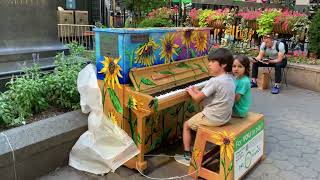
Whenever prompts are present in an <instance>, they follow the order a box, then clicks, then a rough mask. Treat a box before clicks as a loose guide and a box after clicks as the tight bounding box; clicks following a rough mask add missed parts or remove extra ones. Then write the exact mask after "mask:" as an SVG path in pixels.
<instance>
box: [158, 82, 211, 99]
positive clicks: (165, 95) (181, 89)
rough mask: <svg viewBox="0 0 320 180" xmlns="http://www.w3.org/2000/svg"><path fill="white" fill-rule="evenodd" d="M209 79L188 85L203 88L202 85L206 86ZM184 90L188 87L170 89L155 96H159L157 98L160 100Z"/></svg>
mask: <svg viewBox="0 0 320 180" xmlns="http://www.w3.org/2000/svg"><path fill="white" fill-rule="evenodd" d="M208 81H209V80H203V81H201V82H199V83H196V84H193V85H190V84H189V85H188V86H187V87H189V86H195V87H197V88H202V87H204V86H205V85H206V84H207V82H208ZM183 91H186V88H178V89H176V90H173V91H170V92H168V93H164V94H161V95H158V96H155V98H157V99H159V100H160V99H165V98H167V97H170V96H174V95H177V94H179V93H181V92H183Z"/></svg>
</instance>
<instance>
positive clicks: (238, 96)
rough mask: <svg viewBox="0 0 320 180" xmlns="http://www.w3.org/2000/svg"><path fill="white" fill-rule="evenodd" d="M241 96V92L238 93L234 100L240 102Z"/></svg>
mask: <svg viewBox="0 0 320 180" xmlns="http://www.w3.org/2000/svg"><path fill="white" fill-rule="evenodd" d="M240 98H241V94H236V96H235V98H234V100H235V101H236V102H238V101H239V100H240Z"/></svg>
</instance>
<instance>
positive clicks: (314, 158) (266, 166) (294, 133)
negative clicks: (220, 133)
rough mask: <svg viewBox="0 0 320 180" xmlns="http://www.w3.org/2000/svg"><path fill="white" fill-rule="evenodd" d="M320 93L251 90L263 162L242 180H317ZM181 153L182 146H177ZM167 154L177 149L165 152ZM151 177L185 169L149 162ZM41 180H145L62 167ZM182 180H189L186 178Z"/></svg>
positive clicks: (161, 160) (171, 163)
mask: <svg viewBox="0 0 320 180" xmlns="http://www.w3.org/2000/svg"><path fill="white" fill-rule="evenodd" d="M319 105H320V93H317V92H313V91H308V90H304V89H299V88H296V87H292V86H289V87H284V88H283V90H282V92H281V94H279V95H272V94H270V91H261V90H256V89H254V90H253V106H252V111H255V112H260V113H263V114H264V115H265V135H266V136H265V137H266V155H267V157H266V159H265V160H264V161H262V162H260V163H259V164H258V165H257V166H256V167H255V168H254V169H253V170H252V171H251V172H250V173H249V174H248V175H247V176H246V177H245V178H244V179H249V180H260V179H261V180H269V179H270V180H279V179H283V180H296V179H297V180H298V179H304V180H316V179H320V131H319V129H320V113H319V111H320V109H319ZM178 146H179V147H178V151H181V148H180V147H181V145H178ZM166 151H167V153H168V154H170V153H171V154H172V153H175V152H176V151H177V149H167V150H166ZM149 166H150V170H149V171H148V172H147V174H148V175H149V176H152V177H162V178H164V177H169V176H178V175H183V174H185V173H186V172H187V168H186V167H184V166H182V165H179V164H178V163H176V162H175V161H174V160H172V158H171V159H170V158H159V157H155V158H150V159H149ZM40 179H41V180H60V179H61V180H64V179H68V180H72V179H77V180H78V179H110V180H111V179H112V180H117V179H126V180H127V179H129V180H140V179H141V180H142V179H145V178H144V177H142V176H141V175H140V174H139V173H138V172H137V171H133V170H129V169H127V168H125V167H121V168H119V169H118V170H117V171H116V172H115V173H109V174H108V175H106V176H103V177H102V176H95V175H90V174H87V173H83V172H79V171H77V170H74V169H73V168H71V167H63V168H62V169H59V170H57V171H55V172H52V173H50V174H48V175H47V176H44V177H42V178H40ZM184 179H191V178H189V177H187V178H184Z"/></svg>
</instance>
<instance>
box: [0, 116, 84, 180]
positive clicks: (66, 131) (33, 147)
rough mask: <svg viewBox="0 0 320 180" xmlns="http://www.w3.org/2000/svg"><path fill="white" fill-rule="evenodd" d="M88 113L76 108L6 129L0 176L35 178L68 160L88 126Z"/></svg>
mask: <svg viewBox="0 0 320 180" xmlns="http://www.w3.org/2000/svg"><path fill="white" fill-rule="evenodd" d="M87 125H88V123H87V115H85V114H83V113H81V111H72V112H68V113H65V114H62V115H59V116H56V117H51V118H48V119H44V120H41V121H38V122H34V123H31V124H27V125H25V126H20V127H17V128H13V129H9V130H7V131H3V132H2V133H3V134H5V135H6V136H7V137H8V139H9V141H10V144H11V146H12V148H13V150H14V155H15V163H14V162H13V158H12V152H11V149H10V146H9V144H8V142H7V140H6V137H5V136H4V135H3V134H0V144H1V146H0V179H14V178H15V175H14V164H15V168H16V174H17V179H26V180H27V179H35V178H37V177H40V176H42V175H45V174H47V173H49V172H51V171H53V170H55V169H56V168H58V167H61V166H65V165H67V163H68V158H69V152H70V150H71V148H72V147H73V145H74V144H75V142H76V141H77V140H78V138H79V137H80V135H81V134H82V133H84V132H85V131H86V130H87Z"/></svg>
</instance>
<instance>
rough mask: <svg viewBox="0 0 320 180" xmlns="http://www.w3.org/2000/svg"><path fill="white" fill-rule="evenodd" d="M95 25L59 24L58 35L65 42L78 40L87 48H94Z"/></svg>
mask: <svg viewBox="0 0 320 180" xmlns="http://www.w3.org/2000/svg"><path fill="white" fill-rule="evenodd" d="M94 27H95V26H94V25H79V24H58V37H59V39H60V41H61V42H62V43H63V44H68V43H71V42H74V41H76V42H78V43H79V44H80V45H82V46H84V47H85V48H86V49H87V50H94V45H95V42H94V40H95V38H94V31H93V28H94Z"/></svg>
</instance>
